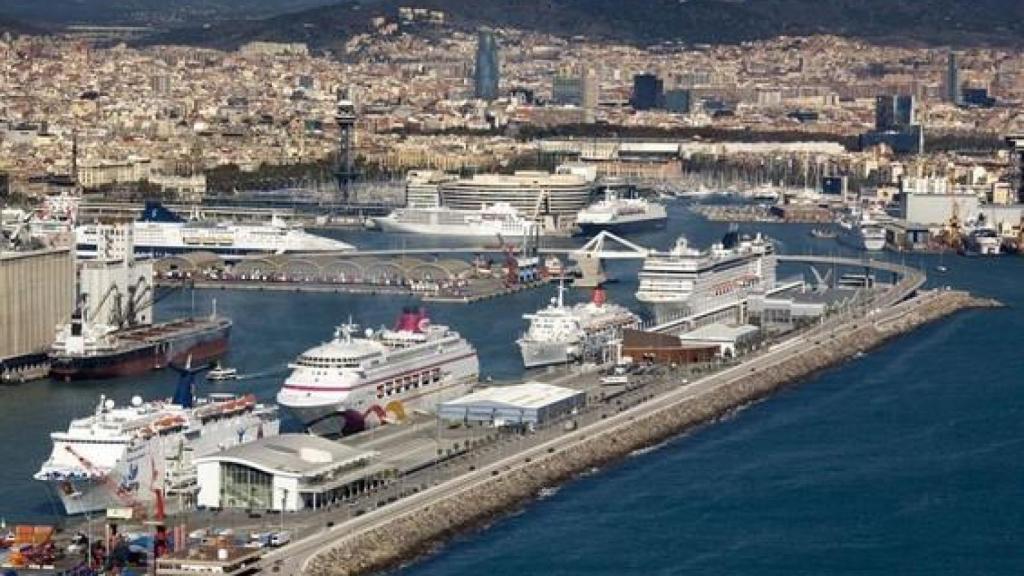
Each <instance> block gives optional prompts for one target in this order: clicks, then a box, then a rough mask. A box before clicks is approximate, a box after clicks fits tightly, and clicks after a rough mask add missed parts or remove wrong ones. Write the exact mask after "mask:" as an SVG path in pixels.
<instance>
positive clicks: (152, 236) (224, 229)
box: [75, 202, 353, 257]
mask: <svg viewBox="0 0 1024 576" xmlns="http://www.w3.org/2000/svg"><path fill="white" fill-rule="evenodd" d="M103 230H104V226H102V225H99V224H87V225H83V226H78V227H77V228H76V229H75V240H76V243H77V245H78V253H79V255H82V256H92V255H94V254H95V253H96V250H97V248H96V247H97V245H98V244H99V243H100V242H101V238H100V236H101V235H102V234H103ZM133 234H134V238H135V253H136V254H138V255H147V256H155V257H159V256H166V255H168V254H180V253H183V252H194V251H200V250H201V251H206V252H214V253H216V254H223V255H232V256H238V255H243V254H250V253H274V254H283V253H286V252H332V251H345V250H352V249H353V247H352V245H351V244H346V243H345V242H341V241H340V240H333V239H331V238H324V237H322V236H317V235H315V234H310V233H308V232H306V231H304V230H302V229H301V228H297V227H293V226H288V225H286V224H285V223H284V222H282V221H280V220H279V219H277V218H275V219H274V221H273V222H272V223H271V224H269V225H264V224H224V223H219V222H211V221H204V220H192V221H187V222H186V221H184V220H183V219H182V218H180V217H179V216H178V215H177V214H174V213H173V212H171V211H170V210H167V209H166V208H164V207H163V206H162V205H161V204H159V203H157V202H147V203H146V207H145V211H144V213H143V215H142V219H141V220H139V221H137V222H134V223H133Z"/></svg>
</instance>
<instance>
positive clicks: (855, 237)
mask: <svg viewBox="0 0 1024 576" xmlns="http://www.w3.org/2000/svg"><path fill="white" fill-rule="evenodd" d="M839 241H840V242H842V243H844V244H846V245H848V246H850V247H851V248H856V249H857V250H867V251H868V252H877V251H879V250H884V249H885V228H883V227H882V225H881V224H879V223H878V222H876V221H874V220H873V219H872V218H871V217H869V216H868V215H867V214H852V215H851V216H850V217H848V218H842V219H840V220H839Z"/></svg>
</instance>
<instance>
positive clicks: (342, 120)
mask: <svg viewBox="0 0 1024 576" xmlns="http://www.w3.org/2000/svg"><path fill="white" fill-rule="evenodd" d="M334 121H335V122H337V123H338V128H339V130H340V138H339V139H338V169H337V171H335V172H334V178H335V180H337V181H338V192H339V193H340V194H341V202H342V204H348V203H349V200H350V198H349V196H350V192H351V186H352V181H353V180H355V179H356V173H355V168H354V167H353V161H354V160H355V159H354V158H353V157H352V136H353V134H352V133H353V131H354V130H355V125H356V106H355V104H354V103H353V102H352V94H351V92H350V91H349V90H348V89H344V90H339V91H338V104H337V108H335V112H334Z"/></svg>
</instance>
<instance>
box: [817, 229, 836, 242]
mask: <svg viewBox="0 0 1024 576" xmlns="http://www.w3.org/2000/svg"><path fill="white" fill-rule="evenodd" d="M811 236H814V237H815V238H819V239H822V240H829V239H832V238H835V237H836V236H837V234H836V232H835V230H829V229H828V228H812V229H811Z"/></svg>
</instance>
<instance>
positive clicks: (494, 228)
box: [374, 202, 539, 238]
mask: <svg viewBox="0 0 1024 576" xmlns="http://www.w3.org/2000/svg"><path fill="white" fill-rule="evenodd" d="M374 223H376V224H377V227H378V228H380V229H381V230H382V231H384V232H399V233H403V234H424V235H433V236H464V237H489V238H494V237H497V236H501V237H502V238H524V237H530V236H533V235H535V234H537V233H538V232H539V226H538V224H537V223H536V222H534V221H532V220H529V219H526V218H523V217H522V216H520V215H519V211H518V210H516V209H515V208H513V207H512V206H511V205H509V204H507V203H503V202H499V203H497V204H491V205H488V206H484V207H482V208H480V209H479V210H453V209H451V208H445V207H438V208H400V209H398V210H395V211H394V212H392V213H391V214H389V215H387V216H385V217H383V218H375V219H374Z"/></svg>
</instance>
